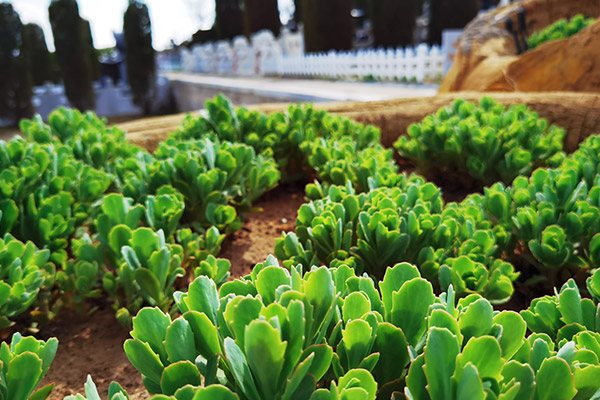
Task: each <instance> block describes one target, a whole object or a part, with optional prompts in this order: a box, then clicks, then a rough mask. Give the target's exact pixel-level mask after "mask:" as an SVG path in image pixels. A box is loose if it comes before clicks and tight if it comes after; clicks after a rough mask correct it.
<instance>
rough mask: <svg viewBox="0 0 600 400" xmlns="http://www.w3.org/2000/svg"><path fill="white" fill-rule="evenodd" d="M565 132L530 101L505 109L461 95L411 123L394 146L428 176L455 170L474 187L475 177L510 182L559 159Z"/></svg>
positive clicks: (457, 176)
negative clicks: (532, 108)
mask: <svg viewBox="0 0 600 400" xmlns="http://www.w3.org/2000/svg"><path fill="white" fill-rule="evenodd" d="M564 134H565V132H564V130H562V129H559V128H557V127H555V126H551V127H549V128H548V123H547V122H546V120H544V119H540V118H539V117H538V115H537V114H536V113H534V112H531V111H529V109H528V108H527V107H526V106H511V107H509V108H508V109H505V108H504V107H503V106H502V105H500V104H498V103H497V102H496V101H494V100H493V99H491V98H489V97H483V98H482V99H481V101H480V103H479V106H477V105H475V104H473V103H469V102H466V101H464V100H456V101H455V102H454V104H453V105H452V107H447V108H441V109H440V110H439V111H438V112H437V114H435V115H429V116H427V117H425V118H424V119H423V121H422V122H421V123H419V124H414V125H411V126H410V127H409V128H408V136H400V138H399V139H398V140H397V141H396V143H395V144H394V146H395V148H396V149H397V150H398V152H399V153H400V155H401V156H402V157H404V158H406V159H408V160H409V161H411V162H412V163H414V164H415V166H416V167H417V169H418V170H419V172H421V173H423V174H425V175H426V176H428V177H437V176H438V174H443V175H444V177H445V178H444V179H448V175H449V176H450V177H452V179H457V180H458V181H459V182H463V185H464V186H467V187H468V185H469V183H470V181H472V180H474V181H476V182H478V183H479V184H480V185H491V184H493V183H495V182H498V181H502V182H504V183H506V184H509V183H510V182H512V180H513V179H514V178H515V177H517V176H519V175H528V174H529V173H530V172H531V171H532V170H533V169H535V168H536V167H541V166H557V165H559V164H560V162H561V161H562V160H563V158H564V153H563V152H562V141H563V138H564Z"/></svg>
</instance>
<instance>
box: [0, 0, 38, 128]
mask: <svg viewBox="0 0 600 400" xmlns="http://www.w3.org/2000/svg"><path fill="white" fill-rule="evenodd" d="M26 52H27V51H26V49H25V46H24V42H23V24H22V23H21V19H20V18H19V14H17V12H16V11H15V10H14V9H13V7H12V5H11V4H10V3H0V117H2V118H11V119H13V120H14V121H15V123H17V122H18V121H19V119H21V118H26V117H30V116H31V115H32V114H33V107H32V105H31V95H32V88H31V73H30V69H29V67H28V65H27V56H26Z"/></svg>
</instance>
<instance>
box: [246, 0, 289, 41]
mask: <svg viewBox="0 0 600 400" xmlns="http://www.w3.org/2000/svg"><path fill="white" fill-rule="evenodd" d="M242 5H243V12H244V33H245V34H246V36H248V37H250V35H252V34H253V33H256V32H258V31H260V30H262V29H268V30H270V31H271V32H273V34H274V35H275V36H279V31H280V30H281V20H280V19H279V5H278V3H277V0H243V3H242Z"/></svg>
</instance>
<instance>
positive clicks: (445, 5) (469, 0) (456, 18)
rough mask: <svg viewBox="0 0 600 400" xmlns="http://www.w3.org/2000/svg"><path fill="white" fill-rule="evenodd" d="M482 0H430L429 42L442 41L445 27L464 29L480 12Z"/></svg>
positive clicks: (437, 42)
mask: <svg viewBox="0 0 600 400" xmlns="http://www.w3.org/2000/svg"><path fill="white" fill-rule="evenodd" d="M479 1H480V0H430V3H429V4H430V6H429V8H430V13H431V16H430V21H429V34H428V38H427V42H428V43H429V44H441V43H442V31H443V30H444V29H462V28H464V27H465V26H466V25H467V24H468V23H469V22H471V20H472V19H473V18H475V17H476V16H477V13H478V12H479Z"/></svg>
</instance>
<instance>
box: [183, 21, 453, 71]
mask: <svg viewBox="0 0 600 400" xmlns="http://www.w3.org/2000/svg"><path fill="white" fill-rule="evenodd" d="M180 55H181V62H182V68H183V70H184V71H186V72H196V73H205V74H218V75H232V76H266V75H272V76H288V77H307V78H313V77H320V78H332V79H348V78H358V79H367V78H373V79H381V80H391V81H408V82H419V83H421V82H424V81H427V80H432V79H439V78H441V77H442V74H443V72H444V56H443V54H442V52H441V51H440V49H439V47H436V46H434V47H428V46H427V45H419V46H417V47H416V48H409V49H387V50H385V49H377V50H357V51H338V52H333V51H332V52H329V53H317V54H304V44H303V40H302V33H301V32H296V33H291V32H284V33H283V34H282V35H281V37H280V38H279V39H276V38H275V37H274V36H273V34H272V33H271V32H270V31H261V32H258V33H257V34H255V35H253V36H252V37H251V40H250V41H248V40H247V39H246V38H245V37H243V36H239V37H236V38H235V39H234V40H233V41H232V42H229V41H219V42H216V43H206V44H203V45H198V46H195V47H193V48H192V49H191V50H188V49H184V50H182V51H181V54H180Z"/></svg>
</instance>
